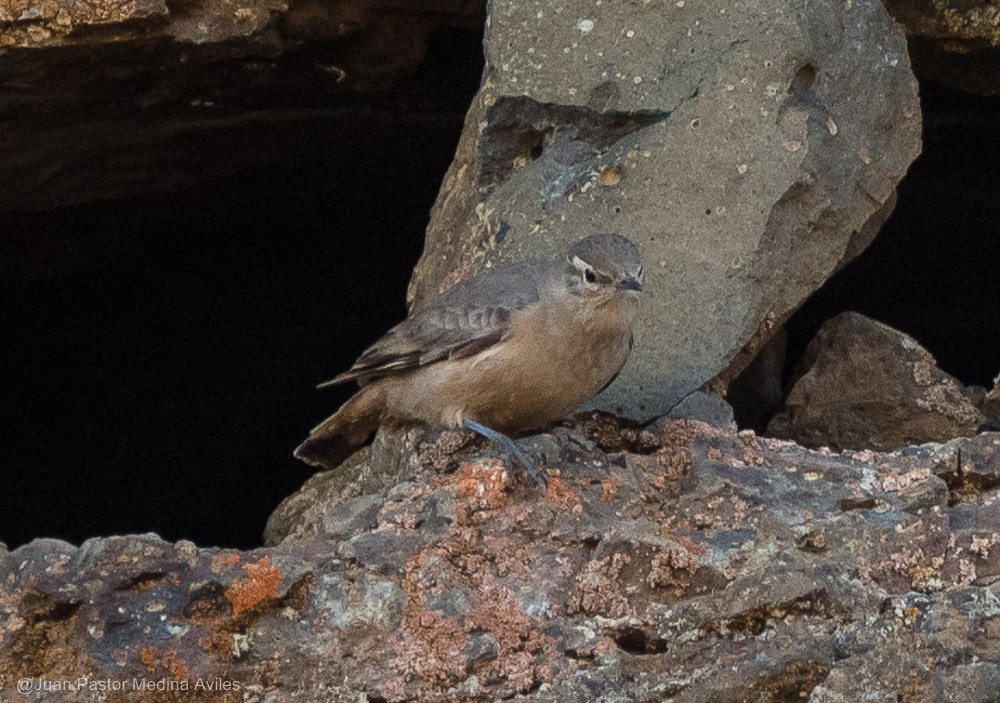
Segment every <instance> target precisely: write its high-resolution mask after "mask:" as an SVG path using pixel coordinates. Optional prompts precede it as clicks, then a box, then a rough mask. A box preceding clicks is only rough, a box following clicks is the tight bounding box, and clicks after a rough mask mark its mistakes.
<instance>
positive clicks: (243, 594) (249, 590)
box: [226, 555, 281, 616]
mask: <svg viewBox="0 0 1000 703" xmlns="http://www.w3.org/2000/svg"><path fill="white" fill-rule="evenodd" d="M243 570H244V571H246V572H247V577H246V578H244V579H237V580H236V581H233V584H232V585H231V586H230V587H229V588H227V589H226V598H228V599H229V602H230V603H232V604H233V615H234V616H239V615H240V614H241V613H245V612H246V611H248V610H253V609H254V608H256V607H257V606H259V605H260V604H261V603H266V602H267V601H272V600H275V599H277V598H278V586H279V585H281V570H280V569H278V568H277V567H274V566H271V557H269V556H266V555H265V556H263V557H261V559H260V561H258V562H257V563H256V564H244V565H243Z"/></svg>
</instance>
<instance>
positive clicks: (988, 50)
mask: <svg viewBox="0 0 1000 703" xmlns="http://www.w3.org/2000/svg"><path fill="white" fill-rule="evenodd" d="M886 8H887V9H888V10H889V12H890V14H892V16H893V17H894V18H895V19H896V21H897V22H900V23H901V24H902V25H903V29H904V31H905V32H906V37H907V40H908V43H909V47H910V55H911V57H912V60H913V69H914V71H915V72H916V74H917V75H918V76H919V77H920V78H926V79H928V80H932V81H934V82H936V83H941V84H943V85H947V86H950V87H953V88H958V89H959V90H967V91H970V92H973V93H982V94H983V95H1000V5H997V4H996V3H995V2H964V1H963V0H933V1H932V2H928V1H927V0H886Z"/></svg>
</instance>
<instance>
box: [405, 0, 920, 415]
mask: <svg viewBox="0 0 1000 703" xmlns="http://www.w3.org/2000/svg"><path fill="white" fill-rule="evenodd" d="M486 58H487V66H486V71H485V74H484V77H483V83H482V87H481V89H480V91H479V94H478V95H477V96H476V98H475V100H474V102H473V105H472V107H471V109H470V111H469V114H468V116H467V119H466V125H465V132H464V134H463V137H462V140H461V143H460V144H459V147H458V151H457V154H456V157H455V160H454V162H453V164H452V167H451V169H450V171H449V172H448V174H447V176H446V178H445V182H444V185H443V187H442V189H441V193H440V196H439V198H438V201H437V204H436V206H435V208H434V211H433V215H432V220H431V224H430V227H429V230H428V235H427V244H426V249H425V252H424V256H423V259H422V260H421V262H420V264H419V266H418V268H417V271H416V273H415V276H414V279H413V283H412V286H411V291H410V294H411V299H412V301H413V305H414V306H416V307H419V306H420V305H422V304H423V303H424V302H425V301H426V300H427V299H429V298H430V297H432V296H433V295H435V294H436V293H437V292H438V291H440V290H442V289H443V288H446V287H447V286H448V285H450V284H451V283H452V282H454V281H455V280H458V279H461V278H463V277H465V276H468V275H470V273H472V272H473V271H475V270H476V269H479V268H481V267H483V266H488V265H492V264H493V263H494V262H496V261H498V260H501V259H507V258H518V257H524V256H530V255H541V256H552V255H555V254H556V253H557V252H561V251H565V247H566V245H567V243H568V242H571V241H573V240H576V239H578V238H579V237H580V236H582V235H584V234H588V233H591V232H595V231H618V232H621V233H624V234H626V235H628V236H629V237H631V238H632V239H634V240H635V241H636V242H637V243H638V244H639V246H640V248H641V249H642V251H643V255H644V257H645V260H646V262H647V263H646V296H645V298H646V299H645V307H644V313H643V317H642V320H641V322H640V325H639V328H638V332H637V335H636V342H637V344H636V349H635V352H634V353H633V355H632V359H631V361H630V363H629V365H628V366H627V367H626V368H625V370H624V371H623V373H622V375H621V377H620V379H619V381H618V383H616V384H615V385H614V386H612V387H611V388H610V389H609V390H608V391H607V392H606V394H605V395H604V396H603V397H602V398H601V399H600V400H599V402H598V406H599V407H602V408H606V409H615V410H619V411H622V412H625V413H627V414H628V415H631V416H633V417H635V418H649V417H652V416H656V415H658V414H662V413H664V412H666V411H667V410H668V409H669V408H670V407H671V406H672V405H673V404H675V403H676V402H677V401H678V400H679V399H680V398H682V397H684V396H685V395H686V394H687V393H689V392H690V391H691V390H693V389H695V388H698V387H700V386H701V385H702V384H704V383H705V382H706V381H708V380H710V379H712V378H713V377H716V376H719V379H718V382H719V383H720V384H722V383H724V382H725V381H726V380H728V379H729V378H730V377H732V376H733V375H734V374H735V373H737V372H738V371H739V369H740V368H742V366H744V365H745V364H746V363H747V362H748V361H749V360H750V358H752V354H753V352H754V350H756V349H757V348H759V346H760V345H761V344H763V342H765V341H766V340H767V338H768V337H769V336H770V335H771V333H772V331H773V330H774V328H775V327H776V326H777V325H778V324H779V323H780V322H781V321H782V320H783V319H784V318H785V317H786V316H787V315H788V314H789V313H790V311H792V310H793V309H794V308H795V307H796V306H798V305H799V303H801V302H802V300H803V299H805V297H806V296H808V295H809V294H810V293H811V292H812V291H814V290H815V289H816V288H817V287H818V286H820V285H821V284H822V283H823V281H825V280H826V279H827V278H828V277H829V276H830V275H831V273H832V272H834V271H835V270H836V269H837V268H838V267H839V266H841V265H843V264H844V263H845V262H846V261H848V260H850V259H851V258H852V257H853V256H855V255H856V254H857V253H859V252H860V251H861V250H862V249H864V247H865V246H866V245H867V243H868V242H869V241H870V239H871V237H873V236H874V234H875V232H876V231H877V229H878V227H879V225H880V224H881V223H882V221H883V220H884V218H885V217H886V216H887V214H888V212H889V211H890V210H891V209H892V206H893V199H894V188H895V186H896V184H897V183H898V181H899V179H900V178H901V177H902V176H903V174H904V173H905V171H906V169H907V167H908V166H909V164H910V162H911V161H912V160H913V159H914V158H915V157H916V155H917V154H918V153H919V150H920V136H919V135H920V112H919V105H918V102H917V88H916V82H915V80H914V77H913V75H912V73H911V72H910V69H909V64H908V60H907V55H906V46H905V43H904V40H903V36H902V33H901V32H900V30H899V28H898V27H897V26H896V25H895V23H893V21H892V20H891V19H890V18H889V16H888V15H887V14H886V13H885V10H884V9H883V7H882V4H881V3H880V2H878V0H855V1H854V2H847V3H803V2H799V1H796V0H787V1H785V0H783V1H781V2H776V3H775V2H756V1H752V2H748V3H740V4H738V5H733V4H732V3H729V2H724V1H723V0H707V1H706V2H688V3H683V2H675V1H674V0H652V1H651V2H643V3H629V4H626V5H625V6H622V5H621V4H620V3H604V4H595V3H593V2H590V1H589V0H533V1H530V2H524V1H522V0H497V1H496V2H493V3H491V5H490V11H489V21H488V25H487V35H486ZM741 350H743V353H741Z"/></svg>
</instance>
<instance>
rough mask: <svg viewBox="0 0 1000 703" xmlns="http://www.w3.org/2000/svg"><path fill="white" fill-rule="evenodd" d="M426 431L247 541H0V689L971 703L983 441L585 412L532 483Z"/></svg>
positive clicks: (989, 604)
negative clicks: (870, 447)
mask: <svg viewBox="0 0 1000 703" xmlns="http://www.w3.org/2000/svg"><path fill="white" fill-rule="evenodd" d="M442 442H443V443H442V444H441V445H440V446H434V444H433V443H425V444H424V445H423V446H422V448H421V449H420V450H419V451H418V453H417V454H416V455H414V457H413V462H412V464H411V465H410V467H409V469H408V470H407V472H406V473H407V475H406V477H405V478H406V480H405V481H404V482H403V483H400V484H398V485H396V486H395V487H393V488H387V489H382V490H380V491H379V492H377V493H374V494H367V495H362V496H358V497H356V498H353V499H348V500H343V499H341V498H339V497H328V498H324V497H322V496H323V494H322V493H317V492H315V491H313V490H312V489H310V492H309V496H311V497H312V499H314V500H316V501H317V502H316V503H315V504H314V505H313V509H312V510H310V511H308V512H305V511H298V512H297V513H295V514H294V515H288V516H287V519H286V520H285V521H284V523H283V524H285V526H286V528H287V535H288V536H287V537H286V538H285V539H284V540H283V541H281V542H280V544H275V545H274V546H272V547H269V548H264V549H258V550H253V551H249V552H237V551H234V550H227V549H200V548H198V547H196V546H195V545H193V544H191V543H188V542H179V543H176V544H169V543H166V542H163V541H162V540H159V539H158V538H157V537H156V536H155V535H143V536H129V537H111V538H106V539H94V540H90V541H88V542H86V543H85V544H84V545H82V546H81V547H79V548H77V547H74V546H72V545H69V544H66V543H64V542H60V541H58V540H36V541H35V542H32V543H31V544H28V545H26V546H23V547H21V548H19V549H16V550H14V551H13V552H9V551H7V550H6V549H2V548H0V700H4V701H7V700H11V701H13V700H42V701H59V703H76V702H77V701H81V702H82V701H92V700H95V693H94V692H93V691H91V690H89V689H83V690H70V689H64V690H60V691H56V692H52V691H50V692H48V693H33V694H29V695H28V696H25V697H21V694H19V693H17V692H16V691H15V689H14V688H13V686H14V683H15V682H16V681H18V680H19V679H22V678H28V679H30V680H31V681H33V682H35V683H36V685H40V684H38V682H45V683H46V684H48V685H51V684H52V682H61V681H71V682H78V681H79V678H80V677H81V676H82V677H86V678H87V682H88V686H89V685H105V686H118V687H120V688H118V689H116V690H110V689H105V691H106V692H105V693H104V694H101V695H103V696H106V697H102V698H101V699H102V700H108V701H112V702H113V703H124V701H137V702H140V703H141V702H143V701H167V700H169V701H198V702H199V703H204V702H208V703H217V702H225V703H236V702H237V701H279V700H280V701H290V702H292V703H295V702H309V703H312V702H315V703H321V702H322V703H328V702H330V701H338V702H339V701H345V702H346V701H351V702H354V701H358V700H370V701H371V700H382V701H387V702H390V701H391V702H396V701H404V700H420V701H428V702H429V703H433V702H435V701H442V702H443V701H499V700H503V699H509V698H511V697H515V696H517V695H518V694H523V695H524V696H525V697H529V696H530V699H531V700H537V701H543V702H546V703H548V702H552V703H555V702H557V701H559V702H561V701H569V700H601V701H635V700H658V701H676V702H678V703H680V702H684V703H690V702H696V701H697V702H704V703H709V702H711V701H714V702H718V701H739V700H753V701H767V702H771V703H779V702H780V701H788V700H810V701H814V702H816V701H856V700H874V701H887V702H888V701H898V700H906V701H908V702H910V703H914V702H915V703H938V702H940V701H956V702H958V701H984V702H985V701H988V700H993V699H995V685H996V683H997V672H998V671H1000V599H998V597H997V593H996V583H997V579H998V578H1000V517H998V515H1000V512H998V511H997V510H996V504H997V500H998V498H1000V494H998V490H1000V434H983V435H980V436H978V437H975V438H972V439H960V440H954V441H952V442H949V443H948V444H929V445H922V446H917V447H907V448H905V449H903V450H900V451H898V452H894V453H891V454H883V453H878V452H874V451H863V452H846V453H843V454H833V453H831V452H829V451H812V450H807V449H804V448H802V447H799V446H797V445H794V444H792V443H790V442H786V441H782V440H775V439H761V438H758V437H755V436H754V435H753V434H752V433H747V432H742V433H739V434H737V433H736V431H735V428H734V427H732V426H731V425H727V426H723V427H712V426H710V425H708V424H705V423H703V422H698V421H692V420H665V421H661V422H660V423H659V424H657V425H655V426H652V427H651V428H649V429H648V430H645V431H636V430H632V429H623V428H621V427H619V426H618V425H617V424H615V421H614V420H613V419H612V418H609V417H607V416H600V415H594V416H591V417H590V418H588V419H587V420H586V421H585V422H583V423H582V424H581V426H580V427H579V428H578V429H564V428H560V429H559V430H557V431H556V432H555V433H554V434H552V435H544V436H540V437H536V438H532V439H531V440H530V441H525V446H526V448H529V449H530V451H532V452H534V453H536V454H538V455H541V454H544V457H540V458H543V460H544V464H545V466H546V467H547V468H548V469H549V471H550V478H549V485H548V488H547V489H544V488H542V487H541V486H530V485H524V484H518V483H515V482H513V481H512V480H511V477H510V476H509V475H508V473H507V472H506V470H505V469H504V468H503V466H502V465H501V462H500V461H499V459H498V458H497V457H496V456H495V455H493V454H492V453H486V454H484V453H481V452H479V451H478V450H477V449H475V448H472V447H467V448H465V449H461V450H457V452H455V453H453V456H452V457H451V458H452V462H453V465H454V466H457V470H451V469H447V468H444V467H443V466H442V465H441V464H440V457H441V455H442V454H441V452H442V450H443V448H444V447H446V446H454V445H453V442H452V440H451V439H449V438H448V437H445V438H444V439H443V440H442ZM602 447H603V448H602ZM365 480H366V479H365V478H364V477H363V476H361V477H359V478H358V480H357V482H358V485H362V484H364V482H365ZM314 488H315V486H314ZM339 490H340V491H346V492H348V493H349V492H350V487H349V486H344V485H342V486H340V488H339ZM331 495H332V494H331ZM351 515H353V516H354V517H353V518H351V517H350V516H351ZM74 685H76V684H74ZM141 686H145V687H146V688H145V689H142V688H139V687H141ZM156 687H159V690H157V689H156ZM209 687H212V688H209ZM990 696H993V698H991V697H990Z"/></svg>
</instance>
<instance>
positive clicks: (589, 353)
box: [295, 234, 642, 468]
mask: <svg viewBox="0 0 1000 703" xmlns="http://www.w3.org/2000/svg"><path fill="white" fill-rule="evenodd" d="M641 289H642V265H641V261H640V257H639V251H638V249H637V248H636V246H635V245H634V244H633V243H632V242H631V241H630V240H629V239H627V238H626V237H623V236H621V235H617V234H598V235H592V236H590V237H587V238H585V239H583V240H581V241H579V242H577V243H576V244H574V245H573V246H572V247H571V248H570V250H569V252H568V255H567V256H566V257H565V258H561V259H560V260H559V261H556V262H537V261H529V262H522V263H517V264H512V265H509V266H505V267H502V268H497V269H488V270H486V271H484V272H483V273H480V274H478V275H477V276H474V277H473V278H470V279H467V280H465V281H462V282H460V283H458V284H456V285H455V286H453V287H452V288H451V289H449V290H448V291H447V292H445V293H444V294H443V295H441V296H440V297H439V298H438V299H437V300H435V301H434V302H433V303H432V304H431V305H430V306H428V307H427V308H426V309H424V310H422V311H421V312H419V313H417V314H415V315H413V316H411V317H409V318H408V319H406V320H404V321H403V322H401V323H399V324H398V325H396V326H395V327H393V328H392V329H391V330H389V332H387V333H386V334H385V336H383V337H382V338H381V339H379V340H378V341H377V342H376V343H375V344H373V345H372V346H371V347H370V348H369V349H367V350H366V351H365V352H364V353H363V354H362V355H361V357H360V358H358V360H357V361H356V362H355V363H354V365H353V366H352V367H351V368H350V369H349V370H348V371H346V372H344V373H342V374H340V375H339V376H337V377H336V378H334V379H333V380H332V381H328V382H327V383H324V384H322V385H321V386H320V387H324V386H330V385H335V384H338V383H344V382H347V381H357V383H358V385H359V386H361V389H360V390H359V391H358V392H357V393H356V394H355V395H354V396H353V397H352V398H350V399H349V400H348V401H347V402H346V403H345V404H344V405H343V406H342V407H341V408H340V410H338V411H337V412H336V413H335V414H334V415H332V416H331V417H329V418H327V419H326V420H325V421H324V422H323V423H322V424H320V425H319V426H318V427H316V428H315V429H313V431H312V432H311V433H310V435H309V437H308V438H307V439H306V440H305V441H304V442H303V443H302V444H301V445H300V446H299V447H298V448H297V449H296V450H295V456H297V457H298V458H299V459H302V460H303V461H306V462H308V463H309V464H312V465H314V466H324V467H328V468H332V467H334V466H336V465H338V464H339V463H340V462H341V461H343V460H344V459H345V458H346V457H347V456H348V455H349V454H350V453H352V452H353V451H354V450H356V449H357V448H358V447H360V446H361V445H363V444H364V443H365V442H366V441H367V439H368V437H369V436H370V435H371V434H372V433H373V432H374V431H375V430H377V429H378V428H379V427H380V426H382V425H392V426H402V425H408V424H425V425H430V426H435V427H441V428H449V427H453V428H457V427H462V426H473V425H476V424H479V425H485V426H486V428H487V429H489V428H492V429H493V430H496V431H497V432H502V433H511V434H517V433H521V432H524V431H527V430H533V429H539V428H542V427H545V426H546V425H549V424H551V423H552V422H555V421H556V420H559V419H562V418H564V417H566V416H568V415H570V414H571V413H572V412H573V411H574V410H576V409H577V408H578V407H580V405H582V404H583V403H585V402H587V401H588V400H590V399H591V398H593V397H594V396H595V395H596V394H597V393H599V392H600V391H601V390H602V389H603V388H604V387H606V386H607V385H608V384H609V383H610V382H611V381H612V380H614V378H615V376H617V375H618V372H619V371H620V370H621V368H622V366H624V364H625V360H626V359H627V358H628V354H629V351H630V350H631V347H632V321H633V318H634V314H635V310H636V307H637V302H638V301H637V298H638V295H637V294H638V292H639V291H640V290H641ZM477 431H478V430H477Z"/></svg>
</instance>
